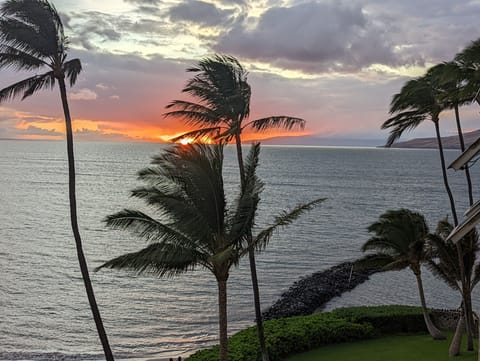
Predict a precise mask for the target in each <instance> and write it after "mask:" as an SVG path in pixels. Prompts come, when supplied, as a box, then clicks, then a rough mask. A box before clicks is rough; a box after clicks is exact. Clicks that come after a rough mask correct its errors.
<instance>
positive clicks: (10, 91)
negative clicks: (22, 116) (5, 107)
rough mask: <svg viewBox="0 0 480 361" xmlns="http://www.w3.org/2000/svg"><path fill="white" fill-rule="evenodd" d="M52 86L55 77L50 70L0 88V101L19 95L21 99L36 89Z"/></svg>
mask: <svg viewBox="0 0 480 361" xmlns="http://www.w3.org/2000/svg"><path fill="white" fill-rule="evenodd" d="M54 86H55V78H54V74H53V72H51V71H50V72H47V73H45V74H42V75H35V76H32V77H30V78H27V79H24V80H22V81H19V82H18V83H15V84H12V85H10V86H8V87H6V88H4V89H2V90H0V103H3V102H5V101H8V100H11V99H13V98H15V97H17V96H19V95H22V99H25V98H26V97H28V96H30V95H32V94H34V93H35V92H36V91H37V90H40V89H45V88H50V89H52V88H53V87H54Z"/></svg>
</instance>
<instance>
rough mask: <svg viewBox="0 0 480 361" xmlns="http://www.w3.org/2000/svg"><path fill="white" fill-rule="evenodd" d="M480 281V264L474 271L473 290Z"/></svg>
mask: <svg viewBox="0 0 480 361" xmlns="http://www.w3.org/2000/svg"><path fill="white" fill-rule="evenodd" d="M479 281H480V264H478V263H477V264H476V265H475V268H474V270H473V277H472V283H471V288H472V289H473V288H474V287H475V286H476V285H477V284H478V282H479Z"/></svg>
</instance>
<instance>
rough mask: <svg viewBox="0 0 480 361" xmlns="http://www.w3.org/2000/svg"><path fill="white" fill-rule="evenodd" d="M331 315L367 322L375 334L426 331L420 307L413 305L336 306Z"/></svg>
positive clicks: (357, 321)
mask: <svg viewBox="0 0 480 361" xmlns="http://www.w3.org/2000/svg"><path fill="white" fill-rule="evenodd" d="M331 313H332V314H333V315H335V316H337V317H339V318H344V319H346V320H348V321H350V322H354V323H368V324H370V325H372V326H373V328H374V329H375V332H376V334H377V336H380V335H389V334H395V333H418V332H427V327H426V326H425V321H424V319H423V314H422V309H421V308H420V307H414V306H399V305H394V306H362V307H345V308H337V309H336V310H333V311H332V312H331Z"/></svg>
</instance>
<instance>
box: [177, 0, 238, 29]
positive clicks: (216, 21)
mask: <svg viewBox="0 0 480 361" xmlns="http://www.w3.org/2000/svg"><path fill="white" fill-rule="evenodd" d="M233 14H234V11H233V10H222V9H219V8H218V7H216V6H215V5H214V4H211V3H207V2H204V1H198V0H193V1H189V2H188V3H181V4H179V5H177V6H174V7H172V8H171V9H170V11H169V15H170V18H171V19H172V20H173V21H187V22H192V23H197V24H201V25H205V26H218V25H222V24H225V23H228V22H230V21H231V17H232V15H233Z"/></svg>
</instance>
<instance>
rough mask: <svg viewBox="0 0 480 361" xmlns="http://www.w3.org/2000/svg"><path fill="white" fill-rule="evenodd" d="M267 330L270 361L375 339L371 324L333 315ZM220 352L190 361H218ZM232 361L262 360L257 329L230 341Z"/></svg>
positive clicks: (276, 323) (281, 322)
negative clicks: (346, 343) (331, 345)
mask: <svg viewBox="0 0 480 361" xmlns="http://www.w3.org/2000/svg"><path fill="white" fill-rule="evenodd" d="M264 327H265V336H266V344H267V349H268V353H269V356H270V361H279V360H282V359H283V358H285V357H286V356H288V355H291V354H295V353H299V352H303V351H308V350H311V349H314V348H317V347H320V346H322V345H326V344H331V343H337V342H348V341H355V340H360V339H366V338H371V337H373V336H374V334H375V333H374V330H373V327H372V326H371V325H369V324H359V323H354V322H350V321H347V320H345V319H342V318H338V317H336V316H334V315H332V314H330V313H316V314H313V315H309V316H297V317H289V318H282V319H278V320H270V321H266V322H265V323H264ZM218 352H219V350H218V345H217V346H214V347H211V348H209V349H206V350H201V351H198V352H196V353H194V354H193V355H191V356H190V357H188V358H187V360H188V361H216V360H218ZM228 360H229V361H255V360H261V354H260V347H259V344H258V338H257V329H256V327H255V326H252V327H249V328H247V329H246V330H243V331H240V332H238V333H236V334H235V335H233V336H231V337H230V338H229V339H228Z"/></svg>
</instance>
